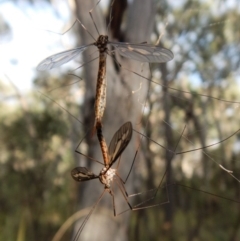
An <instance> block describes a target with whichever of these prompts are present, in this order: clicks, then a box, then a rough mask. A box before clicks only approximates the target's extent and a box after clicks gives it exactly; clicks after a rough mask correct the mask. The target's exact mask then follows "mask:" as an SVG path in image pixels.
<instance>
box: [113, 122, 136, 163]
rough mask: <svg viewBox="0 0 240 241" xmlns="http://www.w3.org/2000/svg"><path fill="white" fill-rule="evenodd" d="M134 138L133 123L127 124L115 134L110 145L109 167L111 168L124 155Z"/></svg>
mask: <svg viewBox="0 0 240 241" xmlns="http://www.w3.org/2000/svg"><path fill="white" fill-rule="evenodd" d="M131 138H132V123H131V122H126V123H125V124H124V125H122V126H121V127H120V128H119V130H118V131H117V132H116V133H115V134H114V136H113V138H112V140H111V142H110V145H109V147H108V156H109V165H110V166H111V165H112V164H113V163H114V162H115V161H116V160H117V159H118V157H119V156H120V155H121V154H122V152H123V151H124V149H125V148H126V147H127V145H128V143H129V142H130V140H131Z"/></svg>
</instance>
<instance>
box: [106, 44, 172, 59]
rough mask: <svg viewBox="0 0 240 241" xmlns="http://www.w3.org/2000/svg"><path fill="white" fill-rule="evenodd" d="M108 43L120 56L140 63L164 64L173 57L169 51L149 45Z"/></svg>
mask: <svg viewBox="0 0 240 241" xmlns="http://www.w3.org/2000/svg"><path fill="white" fill-rule="evenodd" d="M108 43H109V44H111V45H112V46H113V47H115V48H116V50H117V51H118V53H119V54H120V55H122V56H124V57H126V58H130V59H134V60H137V61H141V62H149V63H165V62H168V61H170V60H172V59H173V57H174V55H173V53H172V51H171V50H168V49H165V48H161V47H159V46H154V45H150V44H130V43H119V42H118V43H117V42H108Z"/></svg>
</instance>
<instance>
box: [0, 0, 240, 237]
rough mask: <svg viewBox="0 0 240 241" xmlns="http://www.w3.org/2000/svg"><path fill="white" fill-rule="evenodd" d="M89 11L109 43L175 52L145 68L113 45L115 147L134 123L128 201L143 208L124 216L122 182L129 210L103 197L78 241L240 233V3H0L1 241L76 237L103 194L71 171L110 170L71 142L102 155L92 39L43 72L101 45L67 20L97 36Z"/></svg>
mask: <svg viewBox="0 0 240 241" xmlns="http://www.w3.org/2000/svg"><path fill="white" fill-rule="evenodd" d="M111 6H112V8H111ZM91 9H92V14H93V19H94V21H95V24H96V26H97V28H98V31H99V32H100V34H108V35H109V39H110V40H111V41H118V42H131V43H142V42H147V43H150V44H158V45H160V46H162V47H165V48H168V49H170V50H171V51H172V52H173V53H174V59H173V60H172V61H170V62H168V63H165V64H150V65H148V64H146V63H140V62H137V61H134V60H130V59H126V58H123V57H121V56H119V55H118V53H117V52H114V49H111V47H109V50H110V51H112V52H113V53H114V56H108V61H107V80H108V86H107V107H106V111H105V114H104V120H103V133H104V137H105V139H106V142H107V143H110V141H111V138H112V137H113V135H114V133H115V132H116V131H117V130H118V128H119V127H120V126H121V125H122V124H123V123H125V122H127V121H131V122H132V124H133V128H134V130H135V131H134V133H133V138H132V140H131V143H130V144H129V146H128V147H127V149H126V151H125V152H124V153H123V155H122V157H121V162H120V167H119V169H118V173H119V176H121V178H122V179H123V180H125V179H126V177H127V174H128V172H129V171H130V167H131V164H132V163H133V160H135V162H134V165H133V168H132V169H131V172H130V176H129V179H128V181H127V183H126V185H125V187H126V190H127V192H128V193H129V194H138V195H135V196H134V197H133V198H130V199H129V202H130V203H131V205H132V206H133V207H134V206H135V207H145V208H144V209H142V210H135V211H127V212H124V213H122V214H121V212H122V211H125V210H127V209H129V207H128V205H127V203H126V202H125V200H124V198H123V197H122V194H121V192H120V191H119V188H118V185H117V184H116V183H115V184H113V190H114V193H115V208H116V212H117V213H120V215H118V216H117V217H114V216H113V208H112V198H111V196H110V195H109V194H108V193H106V194H105V195H104V197H103V199H102V200H101V202H100V203H99V204H98V206H97V207H95V209H94V211H93V213H92V215H91V217H90V219H89V220H87V224H86V226H85V227H84V228H83V231H82V233H81V236H80V238H79V240H105V241H106V240H153V241H154V240H194V241H196V240H231V241H234V240H240V198H239V197H240V184H239V182H240V181H239V180H240V160H239V158H240V135H239V133H238V129H239V128H240V125H239V118H238V111H239V103H240V88H239V83H240V78H239V75H240V68H239V66H240V45H239V41H240V30H239V24H238V23H239V20H240V3H239V1H237V0H227V1H221V0H214V1H210V0H205V1H203V0H192V1H190V0H189V1H188V0H181V1H173V0H172V1H170V0H169V1H164V0H157V1H156V0H148V1H144V0H132V1H130V0H128V1H127V0H115V2H114V4H113V5H111V1H110V0H109V1H107V0H102V1H101V2H100V3H99V4H97V1H94V0H88V1H86V0H85V1H84V0H76V1H62V0H60V1H43V0H39V1H24V0H22V1H17V0H16V1H1V2H0V66H1V68H0V90H1V92H0V98H1V102H0V105H1V111H0V115H1V116H0V133H1V134H0V183H1V185H0V207H1V212H0V240H17V241H24V240H54V241H57V240H72V239H73V238H74V236H75V234H76V232H77V230H78V228H79V226H81V224H82V223H83V221H84V219H85V218H86V217H87V214H88V213H89V212H90V211H91V210H92V208H93V206H94V204H95V203H96V201H97V200H98V198H99V197H100V194H101V193H102V191H103V185H101V184H100V183H99V181H98V180H92V181H89V182H84V183H76V182H75V181H74V180H73V179H72V178H71V175H70V173H71V170H72V169H73V168H74V167H76V166H84V167H87V168H88V169H89V170H91V171H93V172H94V173H95V174H97V175H98V174H99V172H100V170H101V168H102V166H101V165H99V164H98V163H95V162H94V161H92V160H90V159H89V158H87V157H86V156H83V155H81V154H79V153H76V152H75V150H77V151H78V152H81V153H83V154H85V155H87V156H89V157H91V158H95V159H97V160H99V161H102V154H101V152H100V148H99V144H98V141H97V139H96V137H95V136H92V135H91V129H92V127H93V123H94V99H95V88H96V78H97V69H98V59H96V60H95V61H91V60H93V59H94V58H96V57H97V56H98V51H97V49H96V47H94V46H93V47H90V48H88V50H86V51H85V52H84V54H82V55H81V56H79V57H77V58H76V59H75V60H73V61H70V62H69V63H68V64H65V65H63V66H61V67H59V68H56V69H53V70H51V71H45V72H39V71H37V70H36V66H37V65H38V63H39V62H40V61H41V60H43V59H44V58H46V57H48V56H49V55H52V54H55V53H57V52H60V51H64V50H67V49H71V48H74V47H77V46H81V45H85V44H90V43H93V42H94V40H93V38H92V37H91V36H90V35H89V34H88V33H87V31H86V30H84V29H83V28H82V27H81V25H80V24H79V23H78V22H77V23H76V24H74V26H73V27H72V28H71V26H72V25H73V23H74V21H75V20H76V18H78V19H79V20H80V21H81V22H82V23H83V24H84V26H85V27H86V28H87V30H88V31H89V32H90V33H91V34H92V35H93V36H94V38H95V39H96V38H97V37H98V33H97V30H96V28H95V27H94V23H93V21H92V19H91V18H90V16H89V13H88V12H89V11H90V10H91ZM110 9H112V21H111V22H110V19H111V17H110V12H111V10H110ZM109 22H110V24H109ZM69 28H71V29H70V30H69ZM67 30H69V31H67ZM117 62H118V63H120V65H121V66H119V65H118V64H117ZM79 66H80V67H79ZM139 133H140V134H139ZM228 137H230V138H228ZM221 141H222V142H221ZM218 142H221V143H220V144H217V145H212V144H215V143H218ZM210 145H212V146H211V147H209V146H210ZM203 147H204V148H203ZM202 148H203V149H202ZM196 149H198V150H196ZM187 151H189V152H187ZM173 152H175V155H173ZM135 154H136V156H135ZM134 156H135V159H134ZM220 165H221V166H222V167H224V168H225V170H224V168H221V166H220ZM159 186H160V187H159ZM157 187H159V189H158V192H157V195H156V196H155V198H154V199H152V200H150V201H148V200H149V198H150V197H152V195H153V194H154V193H155V192H154V191H151V190H152V189H154V190H156V188H157ZM139 204H140V206H139ZM154 205H157V206H156V207H149V206H154Z"/></svg>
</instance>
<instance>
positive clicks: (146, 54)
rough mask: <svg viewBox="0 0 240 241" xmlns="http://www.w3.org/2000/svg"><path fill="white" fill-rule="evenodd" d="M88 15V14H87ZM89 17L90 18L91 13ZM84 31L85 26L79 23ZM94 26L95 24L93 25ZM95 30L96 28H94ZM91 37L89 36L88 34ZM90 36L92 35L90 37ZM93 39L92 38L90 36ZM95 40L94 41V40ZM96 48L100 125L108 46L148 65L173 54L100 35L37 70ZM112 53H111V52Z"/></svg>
mask: <svg viewBox="0 0 240 241" xmlns="http://www.w3.org/2000/svg"><path fill="white" fill-rule="evenodd" d="M89 13H90V12H89ZM90 16H91V17H92V15H91V13H90ZM78 21H79V22H80V20H78ZM80 24H81V25H82V27H83V28H84V29H86V28H85V26H84V25H83V24H82V23H81V22H80ZM94 25H95V24H94ZM96 29H97V28H96ZM97 32H98V30H97ZM90 35H91V34H90ZM91 36H92V35H91ZM92 38H93V39H94V37H93V36H92ZM94 40H95V39H94ZM90 46H96V47H97V48H98V51H99V67H98V75H97V85H96V96H95V124H94V130H95V127H96V125H97V123H98V122H99V123H101V121H102V117H103V114H104V110H105V106H106V86H107V80H106V59H107V55H108V54H110V51H109V49H108V46H110V47H114V48H115V50H116V51H117V52H118V53H119V54H120V55H121V56H123V57H126V58H130V59H133V60H137V61H141V62H148V63H165V62H168V61H170V60H172V59H173V53H172V52H171V51H170V50H168V49H165V48H162V47H159V46H154V45H150V44H132V43H126V42H112V41H109V40H108V36H107V35H100V34H99V37H98V38H97V40H95V42H93V43H91V44H87V45H83V46H80V47H77V48H74V49H70V50H66V51H63V52H60V53H57V54H54V55H51V56H49V57H47V58H46V59H44V60H43V61H41V62H40V63H39V64H38V66H37V70H40V71H45V70H50V69H52V68H56V67H59V66H61V65H63V64H65V63H67V62H69V61H71V60H73V59H75V58H76V57H77V56H79V54H81V53H83V52H84V51H85V50H86V49H87V48H88V47H90ZM111 52H112V51H111Z"/></svg>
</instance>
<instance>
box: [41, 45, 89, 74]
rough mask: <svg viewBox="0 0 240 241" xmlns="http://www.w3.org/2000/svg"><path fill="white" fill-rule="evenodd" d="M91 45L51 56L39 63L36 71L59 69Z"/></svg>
mask: <svg viewBox="0 0 240 241" xmlns="http://www.w3.org/2000/svg"><path fill="white" fill-rule="evenodd" d="M91 45H93V44H88V45H84V46H81V47H78V48H75V49H69V50H66V51H63V52H60V53H57V54H53V55H51V56H49V57H47V58H46V59H44V60H43V61H41V62H40V63H39V64H38V66H37V70H40V71H44V70H50V69H53V68H56V67H59V66H61V65H63V64H65V63H67V62H69V61H70V60H72V59H74V58H76V57H77V56H78V55H79V54H80V53H82V52H83V51H84V50H85V49H86V48H87V47H89V46H91Z"/></svg>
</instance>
